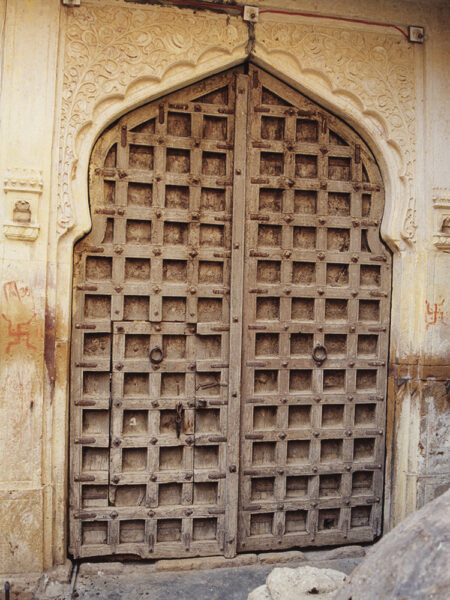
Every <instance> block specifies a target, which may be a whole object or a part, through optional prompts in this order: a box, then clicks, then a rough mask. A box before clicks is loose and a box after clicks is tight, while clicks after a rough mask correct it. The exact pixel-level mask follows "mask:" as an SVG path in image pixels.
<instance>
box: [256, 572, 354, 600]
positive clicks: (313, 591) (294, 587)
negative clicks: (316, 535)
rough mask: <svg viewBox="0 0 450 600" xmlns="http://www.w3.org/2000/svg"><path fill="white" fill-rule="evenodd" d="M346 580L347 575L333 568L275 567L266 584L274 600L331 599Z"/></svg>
mask: <svg viewBox="0 0 450 600" xmlns="http://www.w3.org/2000/svg"><path fill="white" fill-rule="evenodd" d="M344 580H345V575H344V574H343V573H341V572H340V571H334V570H333V569H317V568H316V567H309V566H305V567H298V568H296V569H289V568H287V567H281V568H276V569H274V570H273V571H272V572H271V573H270V575H269V576H268V578H267V581H266V584H267V587H268V589H269V592H270V595H271V597H272V600H311V596H312V595H313V596H314V597H315V598H320V600H329V599H331V598H332V597H333V595H334V593H335V592H336V590H337V589H338V588H339V586H341V585H342V583H343V582H344Z"/></svg>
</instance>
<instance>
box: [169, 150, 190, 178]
mask: <svg viewBox="0 0 450 600" xmlns="http://www.w3.org/2000/svg"><path fill="white" fill-rule="evenodd" d="M166 152H167V155H166V169H167V171H168V172H169V173H189V171H190V168H191V153H190V151H189V150H183V149H181V148H167V150H166Z"/></svg>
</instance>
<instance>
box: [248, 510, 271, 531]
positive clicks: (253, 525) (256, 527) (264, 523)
mask: <svg viewBox="0 0 450 600" xmlns="http://www.w3.org/2000/svg"><path fill="white" fill-rule="evenodd" d="M272 528H273V513H262V514H252V515H250V535H272Z"/></svg>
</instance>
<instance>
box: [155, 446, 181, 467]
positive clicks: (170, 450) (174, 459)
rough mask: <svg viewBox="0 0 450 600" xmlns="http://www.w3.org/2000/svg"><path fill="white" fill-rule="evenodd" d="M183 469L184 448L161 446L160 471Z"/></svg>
mask: <svg viewBox="0 0 450 600" xmlns="http://www.w3.org/2000/svg"><path fill="white" fill-rule="evenodd" d="M182 468H183V446H161V447H160V449H159V470H160V471H176V470H180V469H182Z"/></svg>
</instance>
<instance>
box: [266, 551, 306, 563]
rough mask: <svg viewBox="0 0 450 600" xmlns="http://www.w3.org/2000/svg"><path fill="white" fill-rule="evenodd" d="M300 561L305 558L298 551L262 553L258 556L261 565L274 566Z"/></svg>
mask: <svg viewBox="0 0 450 600" xmlns="http://www.w3.org/2000/svg"><path fill="white" fill-rule="evenodd" d="M302 560H306V558H305V555H304V554H303V552H300V550H290V551H288V552H264V553H262V554H258V561H259V562H260V563H261V564H263V565H275V564H281V563H287V562H292V561H302Z"/></svg>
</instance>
